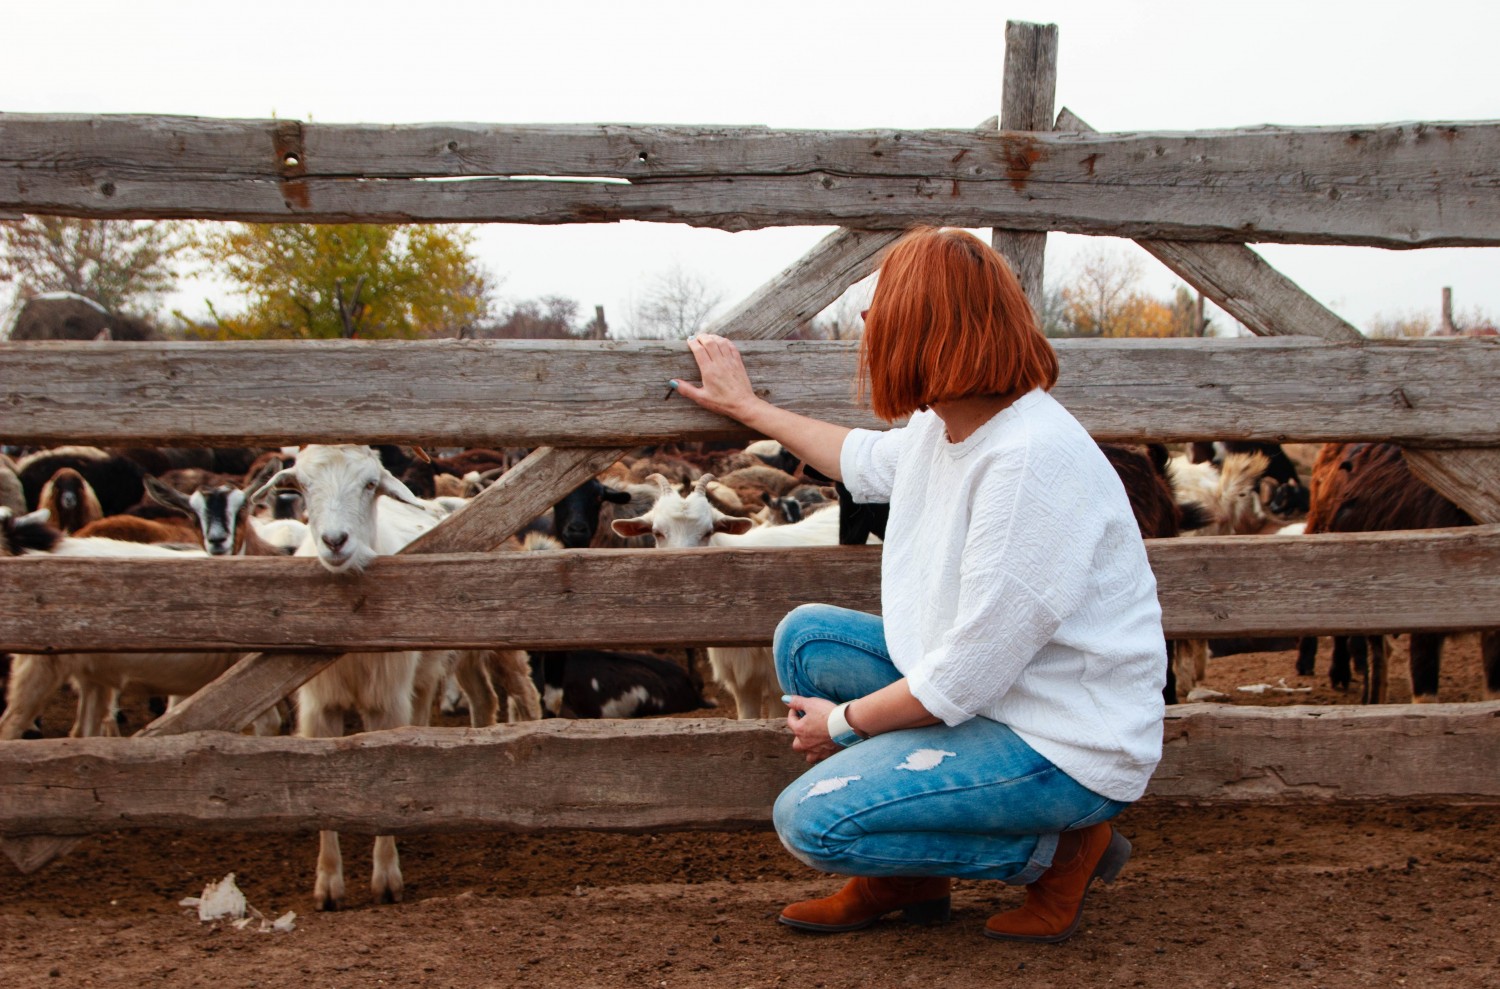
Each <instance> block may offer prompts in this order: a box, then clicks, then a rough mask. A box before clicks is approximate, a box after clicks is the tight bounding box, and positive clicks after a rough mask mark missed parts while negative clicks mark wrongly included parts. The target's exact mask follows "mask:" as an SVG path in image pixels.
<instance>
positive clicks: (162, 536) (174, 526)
mask: <svg viewBox="0 0 1500 989" xmlns="http://www.w3.org/2000/svg"><path fill="white" fill-rule="evenodd" d="M74 535H76V536H78V537H79V538H87V537H90V536H94V537H99V538H102V539H118V540H120V541H121V542H125V543H184V544H186V545H189V546H197V545H198V543H199V538H198V532H197V530H196V529H195V528H194V527H193V526H192V524H191V523H189V522H188V521H187V520H186V519H183V520H182V521H181V522H180V523H179V522H178V520H176V519H170V520H169V519H142V518H137V517H136V516H134V515H107V516H105V517H104V518H102V519H99V520H97V521H95V522H90V523H89V524H88V525H86V526H84V527H83V528H82V529H79V530H78V531H77V532H76V533H74Z"/></svg>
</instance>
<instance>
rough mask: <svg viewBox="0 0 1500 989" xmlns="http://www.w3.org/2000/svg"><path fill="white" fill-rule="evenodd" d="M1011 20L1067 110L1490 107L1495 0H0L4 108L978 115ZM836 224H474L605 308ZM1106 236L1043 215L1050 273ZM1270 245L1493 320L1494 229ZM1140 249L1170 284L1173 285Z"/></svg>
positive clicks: (485, 237)
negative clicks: (1475, 234) (1036, 30)
mask: <svg viewBox="0 0 1500 989" xmlns="http://www.w3.org/2000/svg"><path fill="white" fill-rule="evenodd" d="M1007 18H1013V19H1018V20H1030V21H1039V22H1046V23H1055V24H1057V25H1058V27H1059V60H1058V87H1057V103H1058V106H1059V107H1063V106H1067V107H1069V108H1071V109H1073V110H1074V111H1075V112H1076V113H1078V114H1079V116H1081V117H1083V118H1084V119H1085V120H1087V121H1089V123H1090V124H1092V125H1093V126H1094V127H1096V128H1098V129H1099V130H1105V131H1119V130H1192V129H1214V128H1228V127H1236V126H1242V125H1252V124H1263V123H1274V124H1303V125H1315V124H1355V123H1359V124H1373V123H1387V122H1394V121H1407V120H1428V121H1437V120H1470V121H1472V120H1496V119H1500V58H1497V48H1496V39H1497V38H1500V4H1497V3H1494V2H1493V0H1491V2H1483V3H1482V2H1460V0H1425V2H1422V3H1388V2H1383V0H1366V2H1349V0H1299V2H1280V0H1258V2H1255V3H1244V2H1235V0H1220V2H1217V3H1209V2H1203V0H1193V2H1171V0H1159V2H1135V3H1132V2H1127V0H1046V2H1043V0H1026V2H1011V3H993V2H981V0H971V2H958V0H894V2H893V0H864V2H862V3H859V4H843V3H840V4H824V3H818V2H816V0H758V2H755V3H743V4H725V3H702V2H701V0H700V2H694V3H686V2H666V3H653V2H649V0H647V2H640V3H622V2H620V0H612V2H602V0H601V2H595V0H573V2H569V3H566V4H562V3H542V2H531V3H525V4H513V3H507V2H503V0H498V2H497V0H487V2H465V0H425V2H421V3H412V2H403V3H394V2H386V0H362V2H360V3H352V2H344V0H314V2H306V3H299V4H273V5H269V6H268V5H265V4H249V3H238V2H224V0H221V2H217V3H214V2H203V0H194V2H188V0H130V2H129V3H120V2H119V0H110V2H99V0H51V2H49V3H32V4H19V3H15V4H6V5H5V10H4V13H3V15H0V22H3V24H4V29H5V34H6V36H7V43H6V45H5V63H6V64H5V70H6V71H5V73H4V75H3V80H4V81H3V82H0V94H3V95H0V110H6V111H14V112H31V113H60V112H68V113H171V114H194V115H203V116H215V117H251V118H256V117H260V118H263V117H269V116H271V115H273V114H274V115H276V116H279V117H283V118H288V117H290V118H299V119H308V118H311V119H313V120H315V121H322V122H372V123H380V122H392V123H400V122H417V121H444V120H450V121H457V120H464V121H483V122H495V123H597V122H610V123H627V122H638V123H684V124H765V125H769V126H772V127H788V128H835V129H848V128H862V127H893V128H922V127H972V126H974V125H975V124H977V123H978V122H979V121H981V120H983V119H985V118H986V117H989V116H991V115H993V114H995V113H997V112H998V110H999V103H1000V86H1001V75H1002V66H1003V60H1004V30H1005V21H1006V19H1007ZM827 230H828V228H782V229H775V230H766V231H753V232H746V233H738V234H728V233H722V232H719V231H714V230H694V229H691V228H688V227H684V226H680V225H675V224H636V223H626V224H605V225H589V226H584V225H574V226H567V227H526V226H508V225H491V226H487V227H485V228H484V229H483V231H482V234H481V239H480V245H479V246H480V256H481V260H482V261H483V263H484V264H485V265H486V266H487V267H488V269H489V270H490V272H491V273H492V274H493V275H494V276H496V277H497V279H498V280H499V281H500V293H501V295H502V296H506V297H511V298H520V297H531V296H538V295H543V294H560V295H565V296H569V297H572V298H574V299H577V300H578V301H579V302H580V303H581V304H583V306H584V307H585V309H589V308H591V307H592V306H594V305H596V304H602V305H604V306H605V307H606V310H607V312H608V314H609V315H610V316H611V321H612V322H615V321H617V320H619V319H622V318H623V317H624V316H625V314H626V313H627V312H628V310H629V307H630V304H631V301H632V298H633V297H638V294H639V292H640V291H641V287H642V286H643V285H645V284H647V283H649V282H650V281H651V280H652V279H653V278H654V277H656V276H657V275H659V274H660V273H662V272H663V271H665V270H667V269H669V268H671V267H672V266H674V265H677V266H680V267H682V268H683V269H685V270H687V271H690V272H693V273H696V274H697V275H699V276H701V277H702V278H703V279H704V280H705V281H706V282H708V283H709V284H711V285H713V286H716V287H717V288H719V289H720V290H722V292H723V293H724V294H725V297H726V301H734V300H737V299H738V298H739V297H741V296H743V295H744V294H746V293H747V292H749V291H751V290H753V289H754V288H755V287H756V286H758V285H759V284H761V283H762V282H764V281H765V280H766V279H767V278H769V277H771V276H772V275H774V274H775V273H776V272H778V271H780V270H781V269H782V268H783V267H785V266H786V265H787V264H790V263H791V262H792V261H794V260H796V258H797V257H798V256H800V255H801V253H802V252H803V251H805V250H806V249H807V248H808V247H810V246H811V245H812V244H813V243H815V242H816V241H817V240H818V239H819V238H820V237H821V236H823V235H824V234H825V233H826V232H827ZM1091 240H1092V239H1091V238H1082V237H1074V236H1065V235H1057V234H1054V235H1052V236H1051V237H1050V238H1049V247H1048V261H1047V264H1048V275H1049V281H1051V280H1052V279H1053V278H1055V277H1057V276H1060V275H1064V274H1065V273H1066V272H1067V270H1068V267H1069V265H1070V264H1071V263H1076V258H1077V255H1078V252H1079V250H1080V249H1081V247H1082V246H1084V245H1086V244H1087V243H1089V242H1090V241H1091ZM1129 249H1130V250H1138V249H1137V248H1134V247H1133V245H1132V246H1131V247H1130V248H1129ZM1263 253H1264V254H1265V256H1266V257H1267V258H1268V259H1269V260H1270V261H1271V262H1272V263H1273V264H1275V265H1277V266H1278V267H1279V268H1280V269H1281V270H1282V271H1284V272H1285V273H1286V274H1288V275H1289V276H1290V277H1292V278H1293V279H1294V280H1296V281H1298V282H1299V283H1300V284H1301V285H1302V286H1303V287H1304V288H1305V289H1307V290H1308V291H1309V292H1311V293H1312V294H1313V295H1315V296H1316V297H1318V298H1319V299H1321V300H1322V301H1323V302H1324V303H1326V304H1328V305H1330V306H1331V307H1333V308H1334V309H1335V310H1336V311H1338V312H1339V313H1340V314H1342V315H1343V316H1345V318H1347V319H1349V320H1351V321H1352V322H1354V323H1356V325H1360V326H1365V325H1366V324H1367V323H1368V322H1369V320H1370V317H1371V316H1372V315H1373V314H1375V313H1377V312H1381V313H1385V314H1391V313H1394V312H1404V311H1414V310H1422V309H1425V310H1429V311H1431V312H1433V313H1435V311H1436V308H1437V303H1438V298H1439V291H1440V289H1441V287H1442V286H1444V285H1451V286H1453V289H1454V295H1455V302H1456V305H1457V307H1458V308H1459V309H1460V310H1461V311H1462V310H1464V309H1467V308H1469V307H1473V306H1479V307H1482V308H1484V309H1485V310H1487V311H1489V313H1490V314H1491V315H1492V316H1495V317H1500V249H1488V248H1486V249H1475V248H1471V249H1433V250H1420V251H1382V250H1377V249H1371V248H1343V247H1298V246H1269V247H1266V248H1264V249H1263ZM1141 256H1142V257H1143V258H1145V255H1144V254H1143V253H1142V255H1141ZM1145 264H1146V265H1147V266H1148V267H1149V269H1150V272H1149V281H1148V287H1149V288H1151V289H1152V290H1153V291H1158V292H1161V293H1165V292H1166V291H1167V290H1168V289H1169V288H1170V287H1171V286H1172V285H1173V284H1174V283H1175V279H1174V278H1173V276H1172V275H1171V274H1170V273H1169V272H1167V271H1166V270H1165V269H1163V268H1160V266H1157V265H1156V264H1155V262H1154V261H1151V260H1150V259H1149V258H1145ZM203 291H205V290H196V291H195V294H196V296H198V297H201V296H202V294H203ZM176 301H177V304H179V305H182V306H184V307H185V308H187V309H188V310H189V311H193V310H195V309H196V310H201V303H199V302H198V300H196V299H194V298H184V299H179V300H176Z"/></svg>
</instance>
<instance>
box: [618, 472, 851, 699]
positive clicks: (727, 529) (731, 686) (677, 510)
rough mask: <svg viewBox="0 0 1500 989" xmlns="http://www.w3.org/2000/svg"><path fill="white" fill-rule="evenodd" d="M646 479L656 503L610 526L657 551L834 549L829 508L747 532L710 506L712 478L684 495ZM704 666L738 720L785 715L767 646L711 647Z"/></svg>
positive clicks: (655, 478)
mask: <svg viewBox="0 0 1500 989" xmlns="http://www.w3.org/2000/svg"><path fill="white" fill-rule="evenodd" d="M650 480H651V481H652V482H653V483H654V484H656V486H657V499H656V503H655V504H654V505H653V506H652V507H651V509H650V511H648V512H646V513H645V514H644V515H641V516H639V517H637V518H630V519H616V520H615V521H614V522H613V523H611V526H612V528H613V529H614V531H615V532H616V533H617V534H618V535H621V536H625V537H639V536H645V535H648V534H649V535H652V536H653V537H654V538H655V540H656V545H657V546H658V547H660V548H668V549H684V548H689V547H698V546H709V545H713V546H738V547H749V546H834V545H837V544H838V527H839V518H838V513H837V512H834V511H831V510H829V509H824V510H823V511H819V512H815V513H814V514H812V515H811V516H809V517H807V518H806V519H804V520H803V521H801V522H798V523H795V524H792V525H781V526H762V527H760V528H752V527H753V523H752V522H751V520H749V519H746V518H739V517H736V516H732V515H726V514H725V513H723V512H721V511H719V510H718V509H717V508H715V507H714V506H713V505H712V504H710V503H709V500H708V495H707V490H708V486H709V484H710V483H712V481H713V475H712V474H704V475H702V476H701V477H699V478H698V480H697V481H695V482H694V483H693V487H692V490H691V491H690V492H689V493H688V494H687V495H686V496H683V495H682V494H680V493H679V492H678V491H677V489H676V488H675V487H674V486H673V485H672V483H671V482H670V481H668V480H667V478H665V477H663V476H662V475H660V474H653V475H651V478H650ZM708 663H709V668H710V670H711V671H712V673H713V677H714V680H715V681H716V682H718V683H719V684H720V685H722V686H723V687H724V688H725V689H726V690H727V691H728V692H729V695H730V696H731V697H733V698H734V705H735V712H736V716H737V717H739V718H751V717H759V718H774V717H779V716H784V715H785V714H786V706H785V705H784V704H782V703H781V689H780V687H779V685H778V684H777V682H776V669H775V662H774V660H773V659H772V656H771V650H770V649H769V648H768V647H764V646H749V647H746V646H729V647H718V646H716V647H711V648H710V649H709V650H708Z"/></svg>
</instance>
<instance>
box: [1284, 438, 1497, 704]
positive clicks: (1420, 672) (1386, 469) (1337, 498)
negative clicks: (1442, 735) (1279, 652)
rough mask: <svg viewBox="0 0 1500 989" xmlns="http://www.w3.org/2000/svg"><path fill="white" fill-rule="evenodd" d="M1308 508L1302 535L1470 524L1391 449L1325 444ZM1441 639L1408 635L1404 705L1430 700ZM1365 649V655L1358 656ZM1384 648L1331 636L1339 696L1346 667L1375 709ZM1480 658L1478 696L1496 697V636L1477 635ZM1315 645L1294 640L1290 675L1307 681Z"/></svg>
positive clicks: (1347, 679) (1376, 642)
mask: <svg viewBox="0 0 1500 989" xmlns="http://www.w3.org/2000/svg"><path fill="white" fill-rule="evenodd" d="M1311 487H1312V505H1311V507H1310V508H1309V510H1308V514H1307V525H1306V531H1307V532H1309V533H1318V532H1387V531H1391V530H1399V529H1434V528H1449V527H1454V526H1465V525H1473V524H1474V520H1473V519H1472V518H1471V517H1470V516H1469V515H1468V513H1467V512H1464V511H1463V510H1462V509H1460V508H1459V507H1458V506H1457V505H1455V504H1453V503H1452V502H1451V501H1449V500H1448V499H1447V498H1444V497H1443V496H1442V495H1440V494H1438V493H1437V492H1436V491H1434V490H1432V489H1431V488H1430V487H1428V486H1427V485H1425V484H1423V483H1422V482H1421V481H1419V480H1418V479H1417V478H1416V477H1415V476H1414V475H1413V474H1412V473H1411V470H1410V469H1409V468H1408V467H1407V466H1406V459H1405V457H1403V456H1402V454H1401V448H1400V447H1399V446H1396V445H1394V444H1391V443H1353V444H1343V443H1328V444H1324V446H1323V448H1322V449H1321V450H1319V451H1318V457H1317V460H1316V461H1314V463H1313V474H1312V484H1311ZM1444 637H1445V634H1444V633H1442V632H1413V633H1411V636H1410V654H1409V659H1408V670H1409V675H1410V677H1411V692H1412V700H1413V701H1416V702H1418V703H1425V702H1430V701H1435V700H1437V696H1438V672H1439V668H1440V665H1441V662H1442V649H1443V639H1444ZM1367 648H1368V651H1369V655H1368V657H1366V655H1365V652H1366V649H1367ZM1389 651H1390V649H1389V645H1388V642H1387V637H1386V636H1371V637H1369V639H1368V641H1367V639H1366V637H1364V636H1335V637H1334V655H1333V666H1332V667H1331V668H1330V670H1329V680H1330V682H1331V683H1332V684H1333V686H1334V687H1336V688H1338V689H1347V688H1348V686H1349V684H1350V683H1351V681H1352V679H1353V677H1352V675H1351V672H1350V664H1351V659H1352V660H1353V663H1354V665H1355V666H1356V667H1360V666H1363V667H1364V669H1365V689H1364V698H1363V699H1364V700H1365V701H1366V702H1368V703H1379V702H1380V701H1381V700H1383V698H1384V686H1385V682H1384V668H1385V660H1386V657H1387V654H1388V653H1389ZM1480 651H1481V653H1482V655H1483V657H1484V688H1485V696H1486V697H1488V698H1496V697H1500V632H1497V631H1495V630H1487V631H1485V632H1482V633H1481V635H1480ZM1316 653H1317V640H1316V639H1314V638H1312V637H1307V638H1304V639H1303V640H1302V643H1301V646H1300V648H1299V650H1298V655H1297V672H1298V673H1299V674H1302V675H1310V674H1311V673H1312V672H1313V668H1314V658H1315V656H1316Z"/></svg>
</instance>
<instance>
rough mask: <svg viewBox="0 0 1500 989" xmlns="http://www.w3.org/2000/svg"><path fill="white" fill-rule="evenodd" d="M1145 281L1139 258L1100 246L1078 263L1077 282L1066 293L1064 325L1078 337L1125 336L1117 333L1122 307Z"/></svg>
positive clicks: (1065, 290) (1075, 279)
mask: <svg viewBox="0 0 1500 989" xmlns="http://www.w3.org/2000/svg"><path fill="white" fill-rule="evenodd" d="M1140 279H1141V262H1140V259H1139V258H1138V257H1136V256H1135V255H1132V254H1126V253H1123V252H1121V251H1120V250H1118V249H1114V250H1112V249H1110V248H1107V247H1104V246H1103V245H1096V246H1094V247H1092V248H1090V249H1089V250H1088V251H1086V252H1085V253H1084V254H1083V255H1082V256H1081V257H1080V258H1079V259H1078V262H1077V265H1076V267H1075V270H1074V276H1073V280H1072V282H1071V283H1070V284H1068V285H1066V286H1065V287H1064V288H1063V290H1062V309H1063V314H1062V318H1063V321H1064V322H1066V323H1067V324H1068V325H1070V326H1071V327H1072V332H1073V334H1074V335H1078V336H1095V337H1101V336H1123V335H1124V334H1121V333H1118V332H1113V331H1112V330H1113V327H1114V323H1115V320H1116V318H1117V316H1118V314H1119V312H1120V311H1121V309H1122V307H1124V306H1126V304H1127V303H1128V302H1129V301H1130V300H1131V297H1132V296H1133V295H1135V294H1136V289H1135V286H1136V283H1137V282H1139V281H1140Z"/></svg>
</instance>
